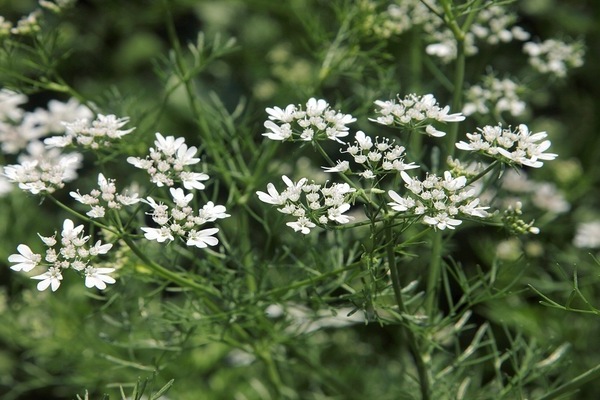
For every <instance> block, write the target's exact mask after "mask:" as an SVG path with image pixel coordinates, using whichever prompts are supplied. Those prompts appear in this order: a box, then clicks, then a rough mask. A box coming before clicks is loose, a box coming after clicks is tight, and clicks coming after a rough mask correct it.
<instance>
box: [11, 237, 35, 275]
mask: <svg viewBox="0 0 600 400" xmlns="http://www.w3.org/2000/svg"><path fill="white" fill-rule="evenodd" d="M17 251H18V252H19V253H20V254H12V255H10V256H9V257H8V262H11V263H16V264H15V265H11V267H10V269H12V270H13V271H25V272H29V271H31V270H32V269H34V268H35V267H36V266H37V265H38V264H39V263H40V261H41V260H42V256H41V255H39V254H35V253H34V252H32V251H31V249H30V248H29V246H27V245H26V244H20V245H18V246H17Z"/></svg>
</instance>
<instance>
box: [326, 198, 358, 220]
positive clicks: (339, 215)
mask: <svg viewBox="0 0 600 400" xmlns="http://www.w3.org/2000/svg"><path fill="white" fill-rule="evenodd" d="M349 209H350V204H348V203H344V204H341V205H340V206H339V207H332V208H329V209H328V210H327V218H329V219H330V220H331V221H335V222H337V223H339V224H347V223H348V222H350V221H352V220H353V219H354V217H351V216H349V215H343V214H344V213H345V212H346V211H348V210H349Z"/></svg>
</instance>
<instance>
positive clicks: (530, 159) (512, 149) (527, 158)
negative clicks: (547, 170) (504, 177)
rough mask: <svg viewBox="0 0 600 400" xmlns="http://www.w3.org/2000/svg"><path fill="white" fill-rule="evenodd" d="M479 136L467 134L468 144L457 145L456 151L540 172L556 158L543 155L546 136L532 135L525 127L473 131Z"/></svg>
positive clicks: (541, 134)
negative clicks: (471, 152)
mask: <svg viewBox="0 0 600 400" xmlns="http://www.w3.org/2000/svg"><path fill="white" fill-rule="evenodd" d="M477 130H478V131H479V133H467V138H468V139H469V142H465V141H460V142H458V143H456V147H457V148H459V149H460V150H465V151H474V152H479V153H483V154H485V155H487V156H490V157H492V158H495V159H498V160H500V161H503V162H505V163H508V164H518V165H526V166H528V167H532V168H540V167H542V166H543V165H544V163H543V162H542V161H547V160H554V159H555V158H556V157H558V155H557V154H553V153H545V151H546V150H548V148H549V147H550V144H551V142H550V140H544V141H542V142H541V143H537V142H539V141H540V140H542V139H545V138H546V137H547V136H548V135H547V134H546V132H538V133H534V134H532V133H531V132H529V128H528V127H527V125H524V124H521V125H519V126H518V127H517V129H515V130H514V131H513V130H512V129H511V128H510V127H508V128H507V129H503V128H502V125H498V126H491V125H487V126H484V127H483V128H477Z"/></svg>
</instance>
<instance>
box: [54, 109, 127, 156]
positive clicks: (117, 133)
mask: <svg viewBox="0 0 600 400" xmlns="http://www.w3.org/2000/svg"><path fill="white" fill-rule="evenodd" d="M128 122H129V118H128V117H124V118H117V117H116V116H115V115H112V114H111V115H102V114H98V116H97V117H96V119H95V120H94V121H91V122H90V121H89V119H88V118H81V119H77V120H75V121H74V122H63V123H62V124H63V125H64V127H65V128H66V133H65V134H64V135H62V136H52V137H50V138H47V139H45V140H44V143H45V144H46V145H47V146H48V147H66V146H69V145H71V144H76V145H79V146H82V147H87V148H91V149H99V148H103V147H110V146H111V145H112V144H113V143H115V142H116V141H117V140H118V139H121V138H122V137H123V136H125V135H127V134H129V133H131V132H132V131H133V130H134V129H135V128H130V129H127V130H121V129H120V128H122V127H123V126H124V125H125V124H127V123H128Z"/></svg>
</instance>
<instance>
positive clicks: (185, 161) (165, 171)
mask: <svg viewBox="0 0 600 400" xmlns="http://www.w3.org/2000/svg"><path fill="white" fill-rule="evenodd" d="M154 145H155V146H156V148H153V147H151V148H150V154H149V155H148V156H146V158H139V157H128V158H127V162H128V163H130V164H132V165H133V166H134V167H136V168H140V169H145V170H146V171H147V172H148V174H149V175H150V182H152V183H154V184H155V185H156V186H158V187H163V186H173V185H174V184H175V182H176V181H178V182H181V183H182V184H183V187H184V188H186V189H188V190H191V189H198V190H202V189H204V184H203V183H202V181H205V180H207V179H208V178H209V177H208V175H206V174H204V173H201V172H191V171H187V170H185V167H186V166H188V165H194V164H197V163H199V162H200V159H199V158H196V157H195V156H196V152H197V151H198V149H197V148H196V147H194V146H191V147H188V146H187V145H186V144H185V138H182V137H180V138H175V137H174V136H167V137H164V136H163V135H161V134H160V133H158V132H157V133H156V140H155V141H154Z"/></svg>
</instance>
